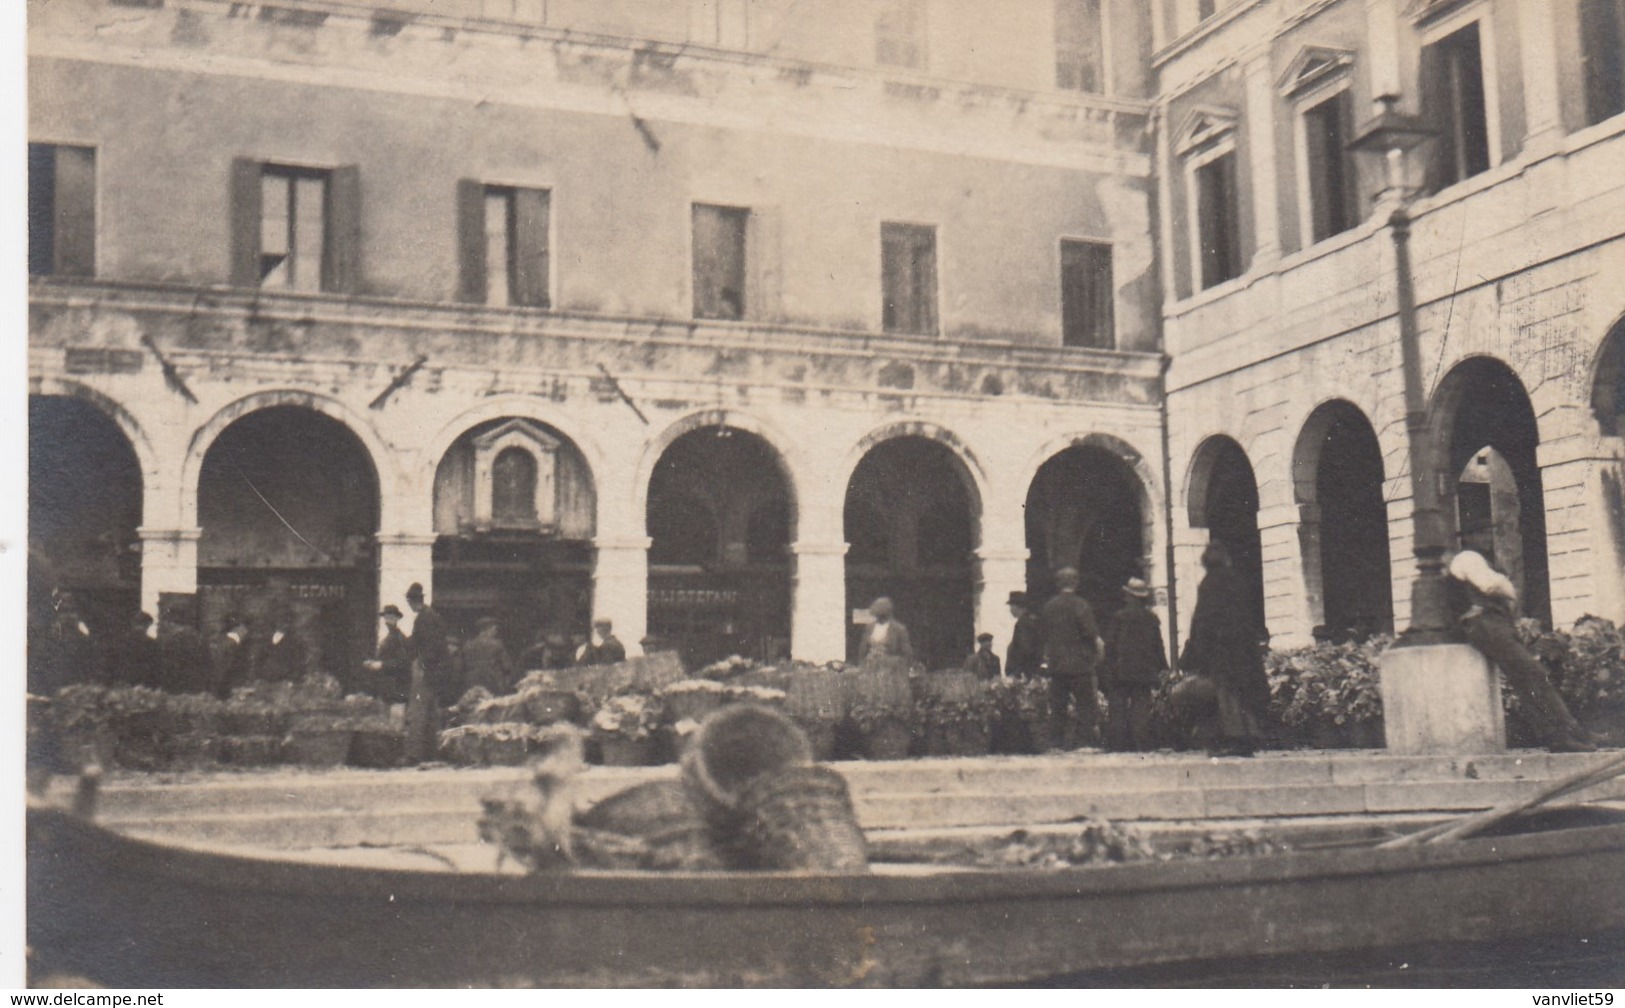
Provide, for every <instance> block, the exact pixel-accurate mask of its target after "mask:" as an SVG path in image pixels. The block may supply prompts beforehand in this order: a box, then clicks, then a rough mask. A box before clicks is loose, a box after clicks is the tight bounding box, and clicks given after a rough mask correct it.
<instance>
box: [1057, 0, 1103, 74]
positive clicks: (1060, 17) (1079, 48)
mask: <svg viewBox="0 0 1625 1008" xmlns="http://www.w3.org/2000/svg"><path fill="white" fill-rule="evenodd" d="M1103 30H1104V26H1103V23H1102V21H1101V16H1100V0H1055V86H1056V87H1059V88H1064V89H1066V90H1068V91H1087V92H1090V93H1093V94H1101V93H1104V92H1105V90H1106V86H1105V84H1106V82H1105V70H1104V64H1105V58H1104V53H1105V45H1104V39H1103V38H1102V32H1103Z"/></svg>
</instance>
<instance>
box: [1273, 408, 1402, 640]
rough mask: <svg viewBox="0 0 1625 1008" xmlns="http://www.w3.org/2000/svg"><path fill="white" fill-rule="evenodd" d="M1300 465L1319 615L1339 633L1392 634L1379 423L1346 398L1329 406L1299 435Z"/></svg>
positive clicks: (1298, 481) (1296, 474)
mask: <svg viewBox="0 0 1625 1008" xmlns="http://www.w3.org/2000/svg"><path fill="white" fill-rule="evenodd" d="M1292 471H1293V484H1294V490H1295V492H1296V495H1297V501H1298V538H1299V543H1300V545H1301V546H1302V554H1303V562H1304V580H1305V588H1306V590H1307V594H1308V597H1309V603H1310V612H1311V616H1312V618H1313V619H1314V621H1315V622H1316V623H1318V624H1320V625H1322V626H1324V627H1325V628H1326V630H1327V631H1328V632H1329V633H1330V634H1332V635H1333V637H1334V638H1337V639H1342V638H1346V637H1349V636H1361V637H1364V636H1368V635H1370V634H1372V633H1377V632H1388V633H1391V632H1392V631H1393V627H1394V615H1393V609H1394V604H1393V572H1392V568H1391V566H1390V564H1389V553H1388V508H1387V505H1386V503H1385V502H1384V500H1383V495H1382V489H1383V472H1382V448H1381V446H1380V445H1379V444H1378V443H1377V434H1376V431H1374V430H1372V428H1371V422H1370V421H1369V420H1367V419H1366V417H1365V414H1364V413H1362V412H1360V409H1359V407H1357V406H1355V405H1354V404H1353V403H1350V402H1347V401H1346V400H1342V399H1334V400H1332V401H1331V402H1327V403H1323V404H1321V405H1320V406H1319V407H1317V408H1316V409H1315V411H1314V412H1313V413H1311V414H1310V415H1309V419H1308V420H1307V421H1305V423H1304V426H1303V430H1302V432H1301V433H1300V434H1299V435H1298V444H1297V447H1296V449H1295V451H1294V453H1293V460H1292Z"/></svg>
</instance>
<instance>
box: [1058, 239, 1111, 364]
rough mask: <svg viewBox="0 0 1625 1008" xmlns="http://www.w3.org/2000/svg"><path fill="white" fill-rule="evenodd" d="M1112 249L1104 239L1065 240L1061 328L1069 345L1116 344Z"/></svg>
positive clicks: (1109, 346)
mask: <svg viewBox="0 0 1625 1008" xmlns="http://www.w3.org/2000/svg"><path fill="white" fill-rule="evenodd" d="M1112 298H1113V290H1112V249H1111V246H1110V245H1107V244H1104V243H1102V242H1084V241H1068V242H1062V243H1061V331H1062V343H1064V344H1065V345H1066V346H1081V347H1096V348H1099V349H1104V350H1110V349H1112V348H1113V347H1114V346H1116V343H1117V338H1116V333H1115V332H1114V324H1113V317H1112V310H1113V305H1112Z"/></svg>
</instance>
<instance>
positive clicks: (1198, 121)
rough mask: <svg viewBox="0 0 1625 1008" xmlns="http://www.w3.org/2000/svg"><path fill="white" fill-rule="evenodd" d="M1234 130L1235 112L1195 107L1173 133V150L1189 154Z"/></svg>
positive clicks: (1219, 139) (1230, 133) (1217, 140)
mask: <svg viewBox="0 0 1625 1008" xmlns="http://www.w3.org/2000/svg"><path fill="white" fill-rule="evenodd" d="M1235 131H1236V114H1235V113H1234V112H1231V111H1228V110H1226V109H1218V108H1195V109H1192V110H1191V111H1190V113H1189V114H1187V115H1186V116H1185V118H1184V120H1183V121H1182V122H1181V123H1180V125H1179V129H1178V131H1176V132H1175V134H1174V150H1175V151H1176V152H1177V153H1179V154H1180V155H1185V154H1191V153H1194V152H1196V151H1198V150H1201V149H1203V148H1206V147H1211V146H1213V145H1214V144H1217V143H1219V142H1220V141H1222V140H1224V139H1226V138H1227V137H1229V136H1231V135H1232V134H1234V133H1235Z"/></svg>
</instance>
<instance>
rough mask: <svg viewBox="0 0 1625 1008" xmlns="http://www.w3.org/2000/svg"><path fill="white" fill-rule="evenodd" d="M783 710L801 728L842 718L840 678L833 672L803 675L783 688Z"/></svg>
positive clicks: (806, 673)
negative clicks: (811, 723)
mask: <svg viewBox="0 0 1625 1008" xmlns="http://www.w3.org/2000/svg"><path fill="white" fill-rule="evenodd" d="M783 688H784V692H785V700H784V709H785V712H786V713H788V714H789V715H790V716H791V717H793V718H795V719H796V721H798V722H799V723H801V724H803V725H805V724H807V723H809V722H813V721H829V722H837V721H840V720H841V719H842V718H844V717H846V711H847V707H846V700H845V696H844V693H843V688H842V677H841V675H840V674H839V673H835V672H824V671H816V672H805V673H802V674H800V675H797V676H795V677H794V678H793V679H791V680H790V682H789V683H788V684H787V685H785V686H784V687H783Z"/></svg>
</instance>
